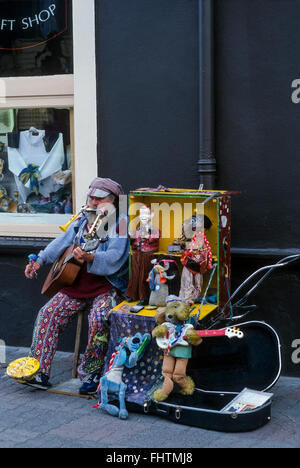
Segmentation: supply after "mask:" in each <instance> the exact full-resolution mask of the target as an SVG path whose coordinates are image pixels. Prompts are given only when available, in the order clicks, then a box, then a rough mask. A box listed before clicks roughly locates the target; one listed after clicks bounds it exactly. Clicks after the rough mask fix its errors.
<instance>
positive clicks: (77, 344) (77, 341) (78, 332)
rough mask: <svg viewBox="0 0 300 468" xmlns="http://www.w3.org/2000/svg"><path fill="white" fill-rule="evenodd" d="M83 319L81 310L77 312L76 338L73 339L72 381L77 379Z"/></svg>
mask: <svg viewBox="0 0 300 468" xmlns="http://www.w3.org/2000/svg"><path fill="white" fill-rule="evenodd" d="M83 318H84V310H82V311H81V312H78V318H77V329H76V337H75V348H74V359H73V372H72V378H73V379H76V378H77V377H78V373H77V368H78V364H79V357H80V344H81V336H82V328H83Z"/></svg>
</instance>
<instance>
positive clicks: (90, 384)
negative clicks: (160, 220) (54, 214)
mask: <svg viewBox="0 0 300 468" xmlns="http://www.w3.org/2000/svg"><path fill="white" fill-rule="evenodd" d="M123 193H124V192H123V189H122V187H121V186H120V185H119V184H118V183H117V182H115V181H113V180H111V179H104V178H100V177H97V178H96V179H94V180H93V181H92V183H91V185H90V187H89V191H88V194H87V209H85V210H83V211H82V213H81V214H80V215H79V216H78V217H75V219H74V220H72V222H71V224H70V226H69V227H68V228H67V230H66V232H65V233H64V234H61V235H60V236H59V237H58V238H57V239H55V240H53V241H52V242H51V243H50V244H49V245H48V246H47V247H46V249H45V250H43V251H41V252H40V253H39V255H38V257H37V260H36V262H35V263H33V264H29V265H27V267H26V270H25V276H26V277H27V278H33V277H34V276H35V275H36V274H37V271H38V270H39V269H40V268H41V267H42V266H43V265H45V264H49V263H53V262H54V261H55V260H56V259H57V258H58V257H59V256H60V255H61V254H62V253H63V252H64V251H65V250H66V248H68V247H70V246H71V245H73V244H75V246H76V247H74V250H73V255H74V258H75V259H76V260H78V261H79V262H81V263H82V268H81V270H80V272H79V274H78V276H77V278H76V280H75V282H74V283H73V284H72V285H69V286H66V287H64V288H62V289H61V290H60V291H59V292H58V293H57V294H55V295H54V297H52V298H51V299H50V301H49V302H48V303H47V304H46V305H45V306H44V307H43V308H42V309H41V310H40V311H39V314H38V317H37V319H36V323H35V327H34V332H33V341H32V345H31V352H30V357H33V358H35V359H37V360H38V361H39V362H40V373H39V374H38V375H37V376H36V377H35V378H34V379H33V380H32V381H30V382H29V384H30V385H31V386H34V387H36V388H41V389H47V388H49V387H50V386H51V384H50V382H49V377H50V372H51V364H52V361H53V357H54V354H55V352H56V349H57V343H58V339H59V337H60V335H61V334H62V332H63V331H64V329H65V328H66V326H67V325H68V324H69V323H70V321H71V320H72V319H73V318H74V316H76V314H77V313H78V312H79V311H82V310H87V309H89V317H88V320H89V337H88V345H87V348H86V351H85V353H84V357H83V360H82V362H81V364H80V366H79V369H78V374H79V376H80V378H81V380H82V385H81V388H80V391H79V392H80V394H82V395H89V394H93V393H96V390H97V387H98V384H99V380H100V376H101V372H102V368H103V364H104V358H105V355H106V352H107V345H108V338H109V319H108V314H109V311H110V310H111V309H112V308H113V307H115V306H116V305H117V304H118V303H119V302H120V301H121V295H122V293H124V292H125V291H126V289H127V285H128V256H129V240H128V236H127V216H126V214H121V215H120V214H119V213H118V206H119V196H120V195H122V194H123ZM101 210H102V212H103V210H107V211H108V212H109V213H110V215H109V216H108V218H107V219H106V224H107V226H108V227H106V231H105V237H103V236H102V235H101V238H100V239H97V233H96V232H94V230H96V224H97V220H96V217H97V213H99V212H100V213H101ZM112 214H113V215H114V216H111V215H112ZM101 217H102V216H101ZM110 217H111V218H110ZM113 218H114V220H116V222H114V224H113V226H110V223H109V219H113ZM95 220H96V221H95ZM94 228H95V229H94ZM95 237H96V240H98V242H97V247H96V250H94V251H92V252H87V251H85V250H84V249H83V248H82V245H83V244H85V242H88V241H90V240H91V239H92V240H93V238H95Z"/></svg>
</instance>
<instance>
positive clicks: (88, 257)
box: [73, 247, 94, 262]
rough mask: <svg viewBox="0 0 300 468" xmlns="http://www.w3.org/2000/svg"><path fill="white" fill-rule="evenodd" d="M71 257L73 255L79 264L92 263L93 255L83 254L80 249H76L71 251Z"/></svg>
mask: <svg viewBox="0 0 300 468" xmlns="http://www.w3.org/2000/svg"><path fill="white" fill-rule="evenodd" d="M73 255H74V258H75V259H76V260H78V261H79V262H93V260H94V255H93V254H90V253H88V252H85V251H84V250H82V249H81V248H80V247H76V248H75V249H74V250H73Z"/></svg>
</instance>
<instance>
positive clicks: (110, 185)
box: [88, 177, 124, 198]
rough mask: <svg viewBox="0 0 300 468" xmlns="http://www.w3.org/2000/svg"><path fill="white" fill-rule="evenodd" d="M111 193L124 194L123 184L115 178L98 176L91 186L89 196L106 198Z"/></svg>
mask: <svg viewBox="0 0 300 468" xmlns="http://www.w3.org/2000/svg"><path fill="white" fill-rule="evenodd" d="M110 194H113V195H116V196H120V195H123V194H124V191H123V189H122V187H121V185H120V184H118V183H117V182H115V181H114V180H111V179H104V178H101V177H96V178H95V179H94V180H93V182H92V183H91V185H90V186H89V191H88V196H90V197H97V198H105V197H107V196H108V195H110Z"/></svg>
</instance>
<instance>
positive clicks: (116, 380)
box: [98, 333, 151, 419]
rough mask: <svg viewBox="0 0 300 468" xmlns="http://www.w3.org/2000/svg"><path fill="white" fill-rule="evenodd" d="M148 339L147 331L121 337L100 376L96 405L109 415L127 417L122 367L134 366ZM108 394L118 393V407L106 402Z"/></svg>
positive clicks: (149, 337)
mask: <svg viewBox="0 0 300 468" xmlns="http://www.w3.org/2000/svg"><path fill="white" fill-rule="evenodd" d="M150 339H151V336H150V334H149V333H145V334H144V335H142V334H141V333H136V334H135V335H134V336H131V337H128V338H123V339H122V341H121V343H120V345H119V347H118V349H117V351H116V352H115V353H114V354H113V355H112V357H111V360H110V363H109V368H108V371H107V372H106V374H104V376H103V377H101V379H100V385H99V388H98V394H99V393H100V396H101V403H100V404H99V405H98V407H99V408H101V409H104V410H105V411H107V412H108V413H109V414H110V415H111V416H119V418H120V419H127V418H128V411H127V409H126V404H125V392H126V388H127V385H126V384H125V383H124V382H123V381H122V373H123V369H124V367H128V368H129V369H130V368H132V367H135V366H136V364H137V363H138V361H139V360H140V359H141V358H142V357H143V354H144V352H145V348H146V346H147V344H148V343H149V341H150ZM110 394H111V395H118V397H119V402H120V408H118V407H117V406H115V405H111V404H109V403H108V402H109V395H110Z"/></svg>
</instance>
